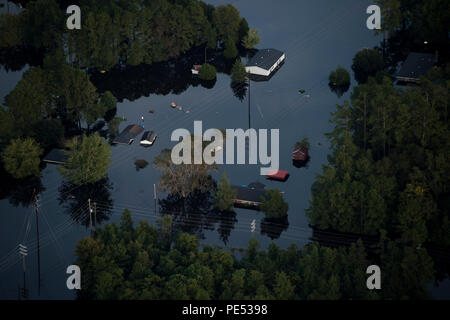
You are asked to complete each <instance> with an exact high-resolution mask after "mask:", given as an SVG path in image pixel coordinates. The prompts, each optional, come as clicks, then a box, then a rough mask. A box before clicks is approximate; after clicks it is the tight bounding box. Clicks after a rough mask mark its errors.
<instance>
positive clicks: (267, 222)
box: [261, 216, 289, 240]
mask: <svg viewBox="0 0 450 320" xmlns="http://www.w3.org/2000/svg"><path fill="white" fill-rule="evenodd" d="M288 227H289V222H288V218H287V216H286V217H284V218H281V219H269V218H264V219H263V220H262V221H261V234H262V235H267V236H268V237H269V238H270V239H272V240H274V239H278V238H279V237H280V235H281V233H282V232H283V231H286V230H287V228H288Z"/></svg>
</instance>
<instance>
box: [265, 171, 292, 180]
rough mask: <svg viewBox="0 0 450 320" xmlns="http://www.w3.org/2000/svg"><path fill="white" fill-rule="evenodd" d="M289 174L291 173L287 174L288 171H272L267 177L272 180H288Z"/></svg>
mask: <svg viewBox="0 0 450 320" xmlns="http://www.w3.org/2000/svg"><path fill="white" fill-rule="evenodd" d="M288 174H289V172H287V171H286V170H272V171H271V172H269V174H268V175H267V176H266V177H267V178H271V179H279V180H284V179H286V177H287V175H288Z"/></svg>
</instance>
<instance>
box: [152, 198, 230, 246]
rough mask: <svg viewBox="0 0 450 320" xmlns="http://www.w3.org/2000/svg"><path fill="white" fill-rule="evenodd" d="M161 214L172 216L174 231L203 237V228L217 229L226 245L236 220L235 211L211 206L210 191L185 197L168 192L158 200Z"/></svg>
mask: <svg viewBox="0 0 450 320" xmlns="http://www.w3.org/2000/svg"><path fill="white" fill-rule="evenodd" d="M159 205H160V210H159V213H160V214H161V215H170V216H172V218H173V229H174V231H175V232H176V231H183V232H187V233H190V234H195V235H196V236H197V237H199V238H200V239H205V234H204V231H205V230H210V231H212V230H215V224H217V223H219V226H218V227H217V231H218V232H219V236H220V239H221V240H222V241H223V243H224V244H225V245H226V244H227V242H228V237H229V236H230V234H231V231H232V230H233V228H234V225H235V223H236V222H237V219H236V213H235V212H219V211H217V210H215V209H214V208H213V206H212V197H211V192H205V193H202V192H200V191H196V192H194V193H193V194H192V195H190V196H188V197H187V198H186V199H182V198H181V197H180V196H175V195H171V194H169V195H168V196H167V197H166V198H165V199H163V200H159Z"/></svg>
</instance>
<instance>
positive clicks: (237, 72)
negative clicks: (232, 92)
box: [231, 60, 248, 83]
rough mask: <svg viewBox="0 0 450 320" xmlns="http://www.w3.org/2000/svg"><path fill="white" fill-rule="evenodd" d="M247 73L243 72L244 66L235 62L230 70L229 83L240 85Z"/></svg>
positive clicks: (239, 62) (237, 61)
mask: <svg viewBox="0 0 450 320" xmlns="http://www.w3.org/2000/svg"><path fill="white" fill-rule="evenodd" d="M247 76H248V75H247V72H246V71H245V66H244V64H243V63H242V61H241V60H236V62H235V63H234V64H233V68H231V82H232V83H242V82H244V81H245V80H246V79H247Z"/></svg>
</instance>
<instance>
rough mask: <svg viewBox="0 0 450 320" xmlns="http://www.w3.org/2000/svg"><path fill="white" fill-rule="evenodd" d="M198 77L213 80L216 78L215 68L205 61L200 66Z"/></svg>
mask: <svg viewBox="0 0 450 320" xmlns="http://www.w3.org/2000/svg"><path fill="white" fill-rule="evenodd" d="M198 77H199V78H200V79H202V80H207V81H209V80H214V79H215V78H216V68H214V66H212V65H210V64H209V63H205V64H204V65H202V67H201V68H200V71H199V72H198Z"/></svg>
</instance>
